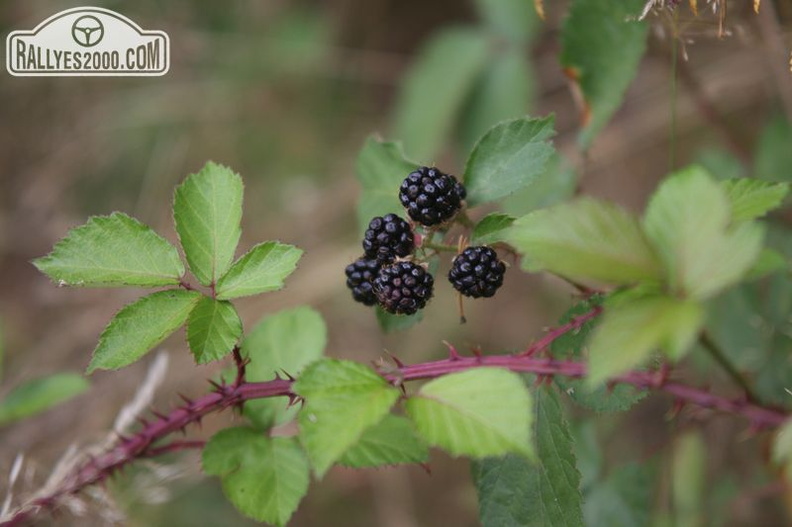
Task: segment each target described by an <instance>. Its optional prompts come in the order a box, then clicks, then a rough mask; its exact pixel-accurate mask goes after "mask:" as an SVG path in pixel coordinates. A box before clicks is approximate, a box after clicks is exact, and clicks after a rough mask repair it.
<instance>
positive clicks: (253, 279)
mask: <svg viewBox="0 0 792 527" xmlns="http://www.w3.org/2000/svg"><path fill="white" fill-rule="evenodd" d="M302 253H303V252H302V250H301V249H298V248H297V247H295V246H293V245H287V244H285V243H278V242H265V243H260V244H258V245H256V246H255V247H253V248H252V249H250V250H249V251H248V252H247V253H245V254H244V255H243V256H242V257H241V258H239V260H237V261H236V262H234V264H233V265H232V266H231V268H230V269H229V270H228V272H227V273H226V274H224V275H223V277H222V278H220V280H218V282H217V288H216V291H217V298H218V299H219V300H229V299H231V298H239V297H241V296H250V295H257V294H259V293H265V292H267V291H277V290H278V289H281V288H282V287H283V281H284V280H285V279H286V277H287V276H289V275H290V274H292V273H293V272H294V270H295V269H296V268H297V262H298V261H299V260H300V257H301V256H302Z"/></svg>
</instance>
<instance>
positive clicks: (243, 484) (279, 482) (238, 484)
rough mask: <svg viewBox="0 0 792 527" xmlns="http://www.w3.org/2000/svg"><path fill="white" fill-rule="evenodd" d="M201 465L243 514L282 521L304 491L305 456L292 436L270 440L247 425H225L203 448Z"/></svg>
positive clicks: (307, 481)
mask: <svg viewBox="0 0 792 527" xmlns="http://www.w3.org/2000/svg"><path fill="white" fill-rule="evenodd" d="M203 469H204V471H205V472H206V473H207V474H212V475H215V476H219V477H220V480H221V481H222V484H223V492H224V493H225V495H226V496H227V497H228V499H229V500H231V502H232V503H233V504H234V506H236V508H237V509H239V511H240V512H241V513H242V514H244V515H245V516H249V517H250V518H253V519H254V520H257V521H260V522H267V523H271V524H274V525H278V526H283V525H286V523H287V522H288V521H289V518H291V516H292V514H293V513H294V511H295V510H296V509H297V506H298V505H299V504H300V500H301V499H302V497H303V496H305V493H306V492H307V491H308V483H309V481H310V473H309V470H310V469H309V467H308V460H307V459H306V458H305V454H304V453H303V451H302V449H301V448H300V445H299V444H298V443H297V441H296V440H295V439H293V438H286V437H273V438H269V437H266V436H265V435H263V434H261V433H260V432H257V431H255V430H253V429H250V428H243V427H237V428H226V429H225V430H222V431H220V432H218V433H217V434H215V435H214V436H212V438H211V439H210V440H209V442H208V443H206V446H205V447H204V450H203Z"/></svg>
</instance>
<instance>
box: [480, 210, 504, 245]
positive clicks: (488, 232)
mask: <svg viewBox="0 0 792 527" xmlns="http://www.w3.org/2000/svg"><path fill="white" fill-rule="evenodd" d="M512 223H514V217H513V216H509V215H508V214H503V213H501V212H493V213H492V214H488V215H487V216H484V217H483V218H482V219H481V221H480V222H478V223H477V224H476V227H475V228H474V229H473V234H471V235H470V244H471V245H489V244H493V243H496V242H500V241H503V240H504V239H505V235H506V232H507V230H508V228H509V227H511V225H512Z"/></svg>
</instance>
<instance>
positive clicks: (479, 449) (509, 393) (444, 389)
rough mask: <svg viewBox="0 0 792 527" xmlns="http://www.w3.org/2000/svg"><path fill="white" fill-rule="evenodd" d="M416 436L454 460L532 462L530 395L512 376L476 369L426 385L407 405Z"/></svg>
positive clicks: (504, 372)
mask: <svg viewBox="0 0 792 527" xmlns="http://www.w3.org/2000/svg"><path fill="white" fill-rule="evenodd" d="M407 413H408V414H409V416H410V417H411V418H412V420H413V421H414V422H415V426H416V428H417V430H418V433H419V434H420V435H421V436H422V437H423V438H424V439H425V440H426V441H427V442H428V443H429V444H430V445H433V446H439V447H441V448H443V449H444V450H446V451H448V452H449V453H450V454H452V455H454V456H470V457H472V458H483V457H488V456H499V455H504V454H510V453H514V454H520V455H522V456H525V457H527V458H533V457H534V454H533V446H532V445H531V442H530V439H531V438H530V430H531V424H532V422H533V414H532V412H531V394H530V393H529V392H528V390H527V389H526V387H525V385H524V384H523V381H522V379H521V378H520V376H519V375H517V374H516V373H512V372H510V371H508V370H503V369H499V368H478V369H475V370H468V371H464V372H460V373H453V374H450V375H444V376H443V377H440V378H439V379H435V380H433V381H430V382H428V383H426V384H425V385H424V386H423V387H422V388H421V390H420V391H419V392H418V393H417V394H415V395H414V396H412V397H410V399H409V400H408V401H407Z"/></svg>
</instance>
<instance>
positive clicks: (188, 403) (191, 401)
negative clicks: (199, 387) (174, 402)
mask: <svg viewBox="0 0 792 527" xmlns="http://www.w3.org/2000/svg"><path fill="white" fill-rule="evenodd" d="M178 395H179V397H180V398H181V400H182V401H184V402H185V403H186V404H187V406H192V404H193V400H192V399H190V398H189V397H187V396H186V395H184V394H182V393H179V394H178Z"/></svg>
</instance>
